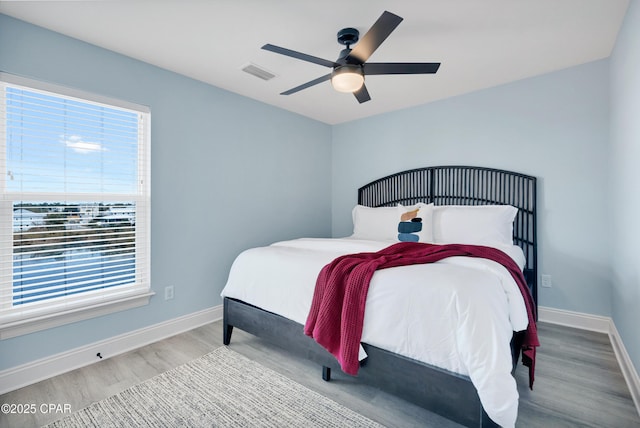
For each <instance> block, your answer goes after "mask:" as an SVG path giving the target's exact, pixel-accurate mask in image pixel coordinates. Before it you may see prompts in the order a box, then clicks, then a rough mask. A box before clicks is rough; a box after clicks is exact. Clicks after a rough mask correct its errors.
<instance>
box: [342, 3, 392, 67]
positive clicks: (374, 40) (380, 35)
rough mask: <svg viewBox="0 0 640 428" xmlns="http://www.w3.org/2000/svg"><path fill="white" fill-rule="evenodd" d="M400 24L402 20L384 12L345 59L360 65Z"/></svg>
mask: <svg viewBox="0 0 640 428" xmlns="http://www.w3.org/2000/svg"><path fill="white" fill-rule="evenodd" d="M401 22H402V18H400V17H399V16H398V15H394V14H393V13H391V12H387V11H384V12H383V13H382V15H380V18H378V20H377V21H376V22H375V23H374V24H373V25H372V26H371V28H370V29H369V31H367V34H365V35H364V36H363V37H362V38H361V39H360V41H359V42H358V43H357V44H356V47H355V48H353V50H352V51H351V53H350V54H349V56H348V57H347V59H355V60H356V61H358V63H360V64H362V63H363V62H365V61H367V60H368V59H369V57H370V56H371V54H372V53H373V52H375V50H376V49H378V47H380V45H381V44H382V42H384V41H385V39H386V38H387V37H389V34H391V32H392V31H393V30H395V29H396V27H397V26H398V25H400V23H401Z"/></svg>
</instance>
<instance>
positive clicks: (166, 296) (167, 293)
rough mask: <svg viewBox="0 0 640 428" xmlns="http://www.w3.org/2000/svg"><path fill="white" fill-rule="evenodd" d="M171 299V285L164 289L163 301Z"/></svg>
mask: <svg viewBox="0 0 640 428" xmlns="http://www.w3.org/2000/svg"><path fill="white" fill-rule="evenodd" d="M171 299H173V285H169V286H167V287H164V300H171Z"/></svg>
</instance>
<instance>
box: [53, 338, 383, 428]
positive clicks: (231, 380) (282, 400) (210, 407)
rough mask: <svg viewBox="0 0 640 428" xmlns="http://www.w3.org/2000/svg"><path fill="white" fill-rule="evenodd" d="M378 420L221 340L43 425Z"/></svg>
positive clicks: (364, 423)
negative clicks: (184, 360) (196, 355)
mask: <svg viewBox="0 0 640 428" xmlns="http://www.w3.org/2000/svg"><path fill="white" fill-rule="evenodd" d="M381 426H382V425H379V424H378V423H376V422H374V421H372V420H370V419H368V418H366V417H364V416H362V415H360V414H358V413H356V412H354V411H352V410H350V409H348V408H346V407H344V406H342V405H340V404H338V403H336V402H334V401H332V400H330V399H329V398H326V397H324V396H322V395H320V394H318V393H316V392H314V391H312V390H310V389H308V388H307V387H305V386H302V385H300V384H298V383H296V382H294V381H292V380H290V379H287V378H286V377H285V376H282V375H281V374H279V373H276V372H275V371H273V370H270V369H268V368H266V367H263V366H261V365H260V364H258V363H256V362H254V361H252V360H249V359H248V358H246V357H244V356H242V355H240V354H238V353H237V352H234V351H232V350H230V349H229V348H227V347H224V346H223V347H221V348H218V349H216V350H215V351H213V352H211V353H209V354H207V355H205V356H203V357H201V358H198V359H196V360H193V361H191V362H189V363H187V364H184V365H182V366H179V367H177V368H175V369H173V370H169V371H167V372H165V373H163V374H161V375H158V376H156V377H154V378H152V379H149V380H147V381H145V382H143V383H141V384H139V385H135V386H133V387H131V388H129V389H127V390H125V391H123V392H121V393H119V394H117V395H114V396H111V397H109V398H107V399H105V400H102V401H99V402H97V403H93V404H91V405H90V406H88V407H86V408H84V409H82V410H79V411H77V412H75V413H72V414H71V415H69V416H67V417H65V418H63V419H60V420H58V421H56V422H53V423H52V424H49V425H47V428H54V427H55V428H80V427H82V428H85V427H100V428H108V427H114V428H115V427H123V428H124V427H127V428H130V427H162V428H165V427H194V428H195V427H274V428H275V427H278V428H281V427H305V428H306V427H349V428H352V427H381Z"/></svg>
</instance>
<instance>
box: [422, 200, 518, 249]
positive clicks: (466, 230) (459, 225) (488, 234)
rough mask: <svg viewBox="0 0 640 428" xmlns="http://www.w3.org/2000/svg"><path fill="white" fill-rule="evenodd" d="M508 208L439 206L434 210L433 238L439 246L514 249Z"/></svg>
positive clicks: (512, 211)
mask: <svg viewBox="0 0 640 428" xmlns="http://www.w3.org/2000/svg"><path fill="white" fill-rule="evenodd" d="M517 213H518V209H517V208H516V207H513V206H511V205H473V206H471V205H442V206H436V207H434V208H433V238H434V240H435V242H436V243H438V244H475V245H491V244H509V245H513V220H514V219H515V217H516V214H517Z"/></svg>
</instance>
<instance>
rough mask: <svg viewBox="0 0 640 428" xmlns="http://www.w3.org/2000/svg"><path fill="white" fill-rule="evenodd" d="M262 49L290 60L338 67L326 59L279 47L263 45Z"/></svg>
mask: <svg viewBox="0 0 640 428" xmlns="http://www.w3.org/2000/svg"><path fill="white" fill-rule="evenodd" d="M262 49H264V50H266V51H271V52H275V53H279V54H281V55H286V56H290V57H292V58H296V59H301V60H303V61H308V62H312V63H314V64H318V65H324V66H325V67H337V66H338V64H336V63H335V62H333V61H329V60H328V59H322V58H318V57H317V56H312V55H307V54H304V53H302V52H296V51H292V50H291V49H287V48H281V47H280V46H275V45H270V44H266V45H264V46H263V47H262Z"/></svg>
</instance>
